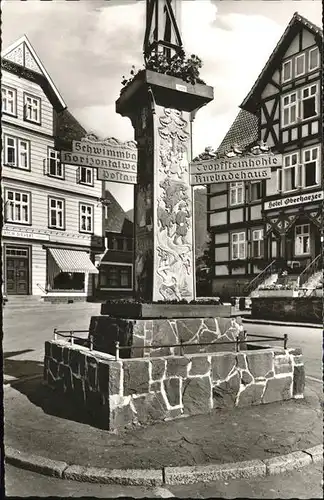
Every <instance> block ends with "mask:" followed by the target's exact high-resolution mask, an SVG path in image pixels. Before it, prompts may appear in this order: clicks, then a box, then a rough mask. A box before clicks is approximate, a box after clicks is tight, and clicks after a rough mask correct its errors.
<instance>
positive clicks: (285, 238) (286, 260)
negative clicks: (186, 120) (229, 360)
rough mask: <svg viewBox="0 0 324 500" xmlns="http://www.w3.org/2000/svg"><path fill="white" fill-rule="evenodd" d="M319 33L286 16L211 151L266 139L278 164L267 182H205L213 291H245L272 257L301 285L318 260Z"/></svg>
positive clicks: (305, 22) (271, 263)
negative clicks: (212, 249) (269, 51)
mask: <svg viewBox="0 0 324 500" xmlns="http://www.w3.org/2000/svg"><path fill="white" fill-rule="evenodd" d="M322 37H323V34H322V31H321V30H320V29H319V28H318V27H317V26H315V25H314V24H312V23H311V22H309V21H308V20H307V19H305V18H304V17H302V16H300V15H299V14H298V13H295V14H294V16H293V18H292V19H291V21H290V23H289V25H288V26H287V28H286V30H285V32H284V33H283V35H282V37H281V39H280V40H279V42H278V44H277V46H276V47H275V49H274V51H273V53H272V54H271V56H270V58H269V60H268V61H267V63H266V65H265V66H264V68H263V70H262V71H261V74H260V75H259V77H258V79H257V80H256V82H255V83H254V85H253V86H252V88H251V90H250V92H249V93H248V95H247V96H246V98H245V99H244V101H243V102H242V104H241V106H240V108H241V110H240V112H239V114H238V116H237V118H236V119H235V121H234V123H233V125H232V126H231V128H230V129H229V131H228V133H227V134H226V136H225V138H224V140H223V141H222V143H221V144H220V146H219V148H218V153H220V154H222V153H224V154H226V152H229V151H230V150H231V148H232V147H233V146H235V145H236V147H238V149H242V148H245V147H247V146H251V145H255V144H256V143H258V142H259V143H260V144H263V143H267V145H268V146H269V147H270V148H271V151H272V152H273V153H275V154H281V155H282V167H280V168H277V169H275V170H273V171H272V174H271V178H270V179H267V180H262V181H256V182H235V183H228V184H213V185H210V186H209V187H208V206H207V211H208V215H207V218H208V228H209V230H210V232H211V234H212V238H213V241H214V247H215V259H214V260H215V261H214V270H213V274H214V275H213V293H214V294H216V295H221V294H224V293H225V294H228V295H243V294H245V293H248V292H251V291H252V290H253V289H254V288H255V287H256V286H258V285H259V284H260V283H262V281H264V279H265V278H266V277H267V276H268V275H269V274H270V273H271V270H272V267H273V268H274V267H275V266H274V265H275V264H276V263H278V262H279V261H280V262H281V263H283V264H282V265H283V266H284V267H285V266H286V267H288V268H294V270H295V272H296V273H297V274H300V275H301V274H302V273H303V277H302V278H303V279H301V282H305V280H306V278H307V279H308V278H309V276H310V274H311V272H315V271H316V270H318V268H319V266H321V265H322V264H321V255H320V254H321V212H322V203H323V202H322V200H323V187H322V182H321V179H322V151H321V148H322V142H321V103H322V98H321V48H322V43H323V42H322ZM232 149H233V148H232ZM271 266H272V267H271ZM305 270H306V271H305ZM247 284H249V285H248V286H246V285H247ZM250 284H251V285H250Z"/></svg>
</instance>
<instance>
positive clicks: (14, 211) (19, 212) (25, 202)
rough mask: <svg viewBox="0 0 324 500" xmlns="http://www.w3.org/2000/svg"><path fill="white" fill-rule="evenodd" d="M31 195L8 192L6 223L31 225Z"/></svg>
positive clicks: (9, 190)
mask: <svg viewBox="0 0 324 500" xmlns="http://www.w3.org/2000/svg"><path fill="white" fill-rule="evenodd" d="M30 219H31V217H30V194H29V193H24V192H21V191H13V190H11V189H8V190H7V191H6V222H16V223H20V224H30V222H31V220H30Z"/></svg>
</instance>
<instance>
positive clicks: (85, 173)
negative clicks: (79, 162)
mask: <svg viewBox="0 0 324 500" xmlns="http://www.w3.org/2000/svg"><path fill="white" fill-rule="evenodd" d="M79 182H80V184H87V185H88V186H93V168H91V167H80V170H79Z"/></svg>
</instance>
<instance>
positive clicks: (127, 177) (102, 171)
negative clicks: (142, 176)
mask: <svg viewBox="0 0 324 500" xmlns="http://www.w3.org/2000/svg"><path fill="white" fill-rule="evenodd" d="M97 172H98V177H97V178H98V180H99V181H109V182H121V183H123V184H136V183H137V174H136V172H127V173H126V172H121V171H119V170H110V169H107V168H98V170H97Z"/></svg>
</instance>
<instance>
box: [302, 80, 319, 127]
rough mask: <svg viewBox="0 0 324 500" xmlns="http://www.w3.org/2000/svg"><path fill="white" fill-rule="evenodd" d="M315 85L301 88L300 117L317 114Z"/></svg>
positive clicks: (304, 117) (309, 116)
mask: <svg viewBox="0 0 324 500" xmlns="http://www.w3.org/2000/svg"><path fill="white" fill-rule="evenodd" d="M316 93H317V85H310V86H309V87H306V88H304V89H302V95H301V118H302V119H306V118H311V117H312V116H316V115H317V110H316Z"/></svg>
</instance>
